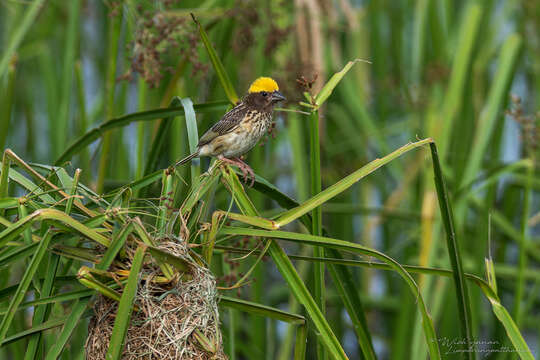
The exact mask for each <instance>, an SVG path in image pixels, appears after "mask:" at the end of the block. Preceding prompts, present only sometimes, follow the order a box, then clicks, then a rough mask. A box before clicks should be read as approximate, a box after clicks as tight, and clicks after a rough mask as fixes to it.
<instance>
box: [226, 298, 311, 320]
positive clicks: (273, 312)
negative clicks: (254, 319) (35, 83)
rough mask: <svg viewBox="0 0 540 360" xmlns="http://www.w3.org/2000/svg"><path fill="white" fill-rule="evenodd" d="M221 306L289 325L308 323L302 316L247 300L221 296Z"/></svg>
mask: <svg viewBox="0 0 540 360" xmlns="http://www.w3.org/2000/svg"><path fill="white" fill-rule="evenodd" d="M219 306H223V307H226V308H232V309H236V310H240V311H245V312H248V313H250V314H256V315H260V316H264V317H267V318H271V319H276V320H279V321H284V322H287V323H289V324H295V325H303V324H305V323H306V319H305V318H304V317H303V316H302V315H297V314H292V313H290V312H287V311H283V310H280V309H276V308H273V307H270V306H266V305H263V304H257V303H254V302H251V301H247V300H242V299H235V298H232V297H229V296H223V295H221V296H220V297H219Z"/></svg>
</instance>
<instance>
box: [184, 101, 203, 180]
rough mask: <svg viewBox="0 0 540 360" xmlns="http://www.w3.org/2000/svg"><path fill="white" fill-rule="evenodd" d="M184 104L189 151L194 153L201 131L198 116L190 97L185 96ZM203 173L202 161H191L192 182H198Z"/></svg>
mask: <svg viewBox="0 0 540 360" xmlns="http://www.w3.org/2000/svg"><path fill="white" fill-rule="evenodd" d="M181 101H182V106H183V107H184V113H185V114H186V128H187V133H188V142H189V153H190V154H193V153H194V152H195V151H197V144H198V143H199V132H198V130H197V118H196V116H195V109H194V108H193V102H192V101H191V99H190V98H183V99H182V100H181ZM200 174H201V163H200V162H197V161H192V162H191V184H196V181H197V179H198V178H199V175H200Z"/></svg>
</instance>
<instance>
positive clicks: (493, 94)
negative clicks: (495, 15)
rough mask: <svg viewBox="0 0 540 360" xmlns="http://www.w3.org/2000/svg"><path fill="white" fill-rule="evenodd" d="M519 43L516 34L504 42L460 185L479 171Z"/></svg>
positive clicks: (508, 83)
mask: <svg viewBox="0 0 540 360" xmlns="http://www.w3.org/2000/svg"><path fill="white" fill-rule="evenodd" d="M521 43H522V40H521V37H520V36H519V35H517V34H513V35H510V36H509V37H508V39H506V41H505V42H504V45H503V47H502V49H501V55H500V60H499V64H498V66H497V73H496V74H495V76H494V83H493V85H492V86H491V88H490V90H489V94H488V98H487V102H486V105H485V106H484V108H483V109H482V112H481V114H480V119H479V120H478V126H477V128H476V130H475V136H474V140H473V144H474V145H473V148H472V151H471V153H470V154H469V157H468V159H467V166H466V168H465V172H464V174H463V177H462V178H461V181H460V185H464V184H468V183H470V182H471V181H473V180H474V177H475V174H477V173H478V172H479V168H480V166H481V163H482V158H483V156H484V154H485V152H486V149H487V147H488V145H489V141H490V140H491V134H492V133H493V131H494V128H495V123H496V121H497V119H498V115H499V111H500V109H501V108H502V106H503V104H504V102H505V96H506V94H507V93H508V86H509V85H510V82H511V80H512V78H513V76H512V75H513V74H514V70H515V65H516V61H517V58H518V54H519V49H520V47H521Z"/></svg>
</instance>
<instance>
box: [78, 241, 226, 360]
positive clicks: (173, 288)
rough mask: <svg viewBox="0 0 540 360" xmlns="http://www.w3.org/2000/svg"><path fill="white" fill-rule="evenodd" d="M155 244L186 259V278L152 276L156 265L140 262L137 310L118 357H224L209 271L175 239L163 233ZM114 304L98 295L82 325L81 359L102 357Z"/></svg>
mask: <svg viewBox="0 0 540 360" xmlns="http://www.w3.org/2000/svg"><path fill="white" fill-rule="evenodd" d="M171 240H174V241H171ZM159 248H160V249H162V250H165V251H167V252H169V253H170V254H173V255H175V256H177V257H180V258H182V259H184V260H186V261H188V262H189V263H190V264H191V266H190V270H191V272H190V275H191V279H186V278H184V279H179V280H176V281H173V282H169V283H166V284H163V283H158V282H156V281H152V278H155V277H156V276H162V273H161V271H160V270H159V267H157V266H156V265H155V263H150V262H148V263H145V264H144V267H143V271H142V276H141V280H140V282H139V287H138V289H137V296H136V301H135V304H136V306H137V309H138V310H139V311H135V310H134V311H133V313H132V316H131V323H130V327H129V329H128V332H127V335H126V338H125V341H124V344H125V345H124V351H123V353H122V359H126V360H131V359H145V360H146V359H148V360H152V359H159V360H168V359H204V360H206V359H216V360H217V359H227V356H226V355H225V354H224V353H223V344H222V339H221V333H220V330H219V313H218V307H217V305H218V304H217V290H216V281H215V278H214V276H213V275H212V273H211V272H210V271H209V270H208V269H207V268H205V267H203V266H200V265H199V264H197V263H196V262H195V261H194V260H193V259H192V258H191V257H190V256H189V253H188V249H187V246H186V243H185V242H184V241H182V240H181V239H163V240H162V242H161V245H160V246H159ZM128 253H131V251H129V249H128ZM128 257H131V256H129V255H128ZM117 310H118V302H117V301H114V300H111V299H109V298H106V297H104V296H99V297H98V299H97V301H96V303H95V304H94V312H95V315H94V316H93V318H92V319H91V321H90V324H89V326H88V339H87V341H86V344H85V349H86V358H87V359H92V360H101V359H103V360H104V359H105V354H106V353H107V349H108V347H109V340H110V337H111V334H112V330H113V326H114V320H115V318H116V312H117Z"/></svg>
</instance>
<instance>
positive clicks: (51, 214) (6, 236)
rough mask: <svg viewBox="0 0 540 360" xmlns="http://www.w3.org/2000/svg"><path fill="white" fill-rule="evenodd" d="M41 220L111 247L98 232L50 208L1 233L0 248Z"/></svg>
mask: <svg viewBox="0 0 540 360" xmlns="http://www.w3.org/2000/svg"><path fill="white" fill-rule="evenodd" d="M40 220H56V221H59V222H61V223H63V224H65V225H67V226H69V227H71V228H73V229H75V230H76V231H78V232H80V233H81V234H82V235H84V236H87V237H88V238H90V239H92V240H94V241H96V242H98V243H100V244H101V245H103V246H109V242H110V241H109V239H108V238H106V237H105V236H103V235H101V234H99V233H98V232H97V231H96V230H94V229H91V228H89V227H87V226H85V225H83V224H81V223H80V222H78V221H77V220H74V219H73V218H71V217H69V216H67V215H66V214H65V213H63V212H61V211H58V210H56V209H52V208H48V209H40V210H36V211H34V212H33V213H32V214H30V215H28V216H27V217H25V218H23V219H20V220H19V221H17V222H16V223H15V224H13V225H11V226H10V227H8V228H7V229H5V230H4V231H2V232H0V248H1V247H2V246H4V245H5V244H6V243H7V242H8V241H10V240H12V239H14V238H15V237H17V236H18V235H20V234H21V233H22V232H23V231H24V230H25V229H26V228H27V227H28V226H30V225H31V224H32V223H34V222H35V221H40Z"/></svg>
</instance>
